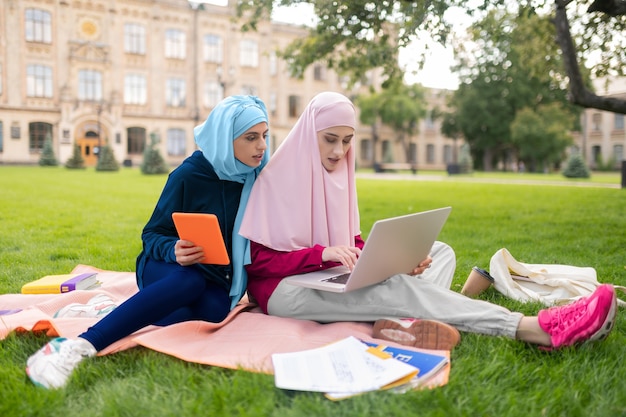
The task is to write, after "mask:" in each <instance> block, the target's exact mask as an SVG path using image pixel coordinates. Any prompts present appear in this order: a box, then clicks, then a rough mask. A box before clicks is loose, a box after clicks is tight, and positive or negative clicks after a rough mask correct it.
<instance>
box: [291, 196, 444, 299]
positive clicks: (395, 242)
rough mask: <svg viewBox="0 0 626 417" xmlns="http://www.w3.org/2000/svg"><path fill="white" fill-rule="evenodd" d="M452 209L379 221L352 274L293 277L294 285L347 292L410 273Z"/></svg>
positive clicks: (317, 273)
mask: <svg viewBox="0 0 626 417" xmlns="http://www.w3.org/2000/svg"><path fill="white" fill-rule="evenodd" d="M451 210H452V207H443V208H440V209H435V210H429V211H424V212H421V213H414V214H408V215H405V216H399V217H392V218H389V219H384V220H378V221H377V222H375V223H374V226H373V227H372V230H371V232H370V234H369V236H368V238H367V240H366V241H365V246H364V247H363V251H362V252H361V256H360V257H359V259H358V260H357V262H356V265H355V267H354V269H353V270H352V272H350V270H349V269H348V268H346V267H345V266H337V267H334V268H329V269H326V270H323V271H315V272H309V273H305V274H298V275H291V276H288V277H285V278H284V279H285V280H286V281H287V282H288V283H289V284H293V285H299V286H301V287H307V288H314V289H317V290H323V291H331V292H348V291H352V290H356V289H358V288H363V287H367V286H369V285H373V284H378V283H379V282H382V281H384V280H386V279H387V278H389V277H391V276H392V275H396V274H402V273H403V274H406V273H409V272H411V271H412V270H413V269H414V268H415V267H416V266H417V264H418V263H420V262H421V261H423V260H424V259H426V257H427V256H428V255H429V254H430V251H431V249H432V246H433V244H434V243H435V240H436V239H437V236H438V235H439V232H440V231H441V229H442V228H443V225H444V223H445V222H446V220H447V219H448V216H449V215H450V211H451Z"/></svg>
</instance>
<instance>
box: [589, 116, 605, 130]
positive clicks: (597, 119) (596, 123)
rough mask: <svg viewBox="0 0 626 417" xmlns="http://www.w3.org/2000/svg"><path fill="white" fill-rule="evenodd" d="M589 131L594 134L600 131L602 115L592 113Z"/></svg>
mask: <svg viewBox="0 0 626 417" xmlns="http://www.w3.org/2000/svg"><path fill="white" fill-rule="evenodd" d="M591 130H593V131H594V132H599V131H600V130H602V114H601V113H594V114H593V115H592V116H591Z"/></svg>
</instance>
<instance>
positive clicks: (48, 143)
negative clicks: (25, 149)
mask: <svg viewBox="0 0 626 417" xmlns="http://www.w3.org/2000/svg"><path fill="white" fill-rule="evenodd" d="M39 165H41V166H42V167H44V166H48V167H55V166H57V165H59V162H58V161H57V159H56V157H55V156H54V149H52V139H51V138H50V134H47V135H46V139H45V140H44V142H43V150H42V151H41V158H39Z"/></svg>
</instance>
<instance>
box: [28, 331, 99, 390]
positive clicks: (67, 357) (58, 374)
mask: <svg viewBox="0 0 626 417" xmlns="http://www.w3.org/2000/svg"><path fill="white" fill-rule="evenodd" d="M95 355H96V349H95V348H94V347H93V346H92V345H91V343H89V342H88V341H86V340H85V339H81V338H77V339H73V340H71V339H66V338H64V337H57V338H56V339H52V340H51V341H50V342H48V343H46V344H45V346H44V347H42V348H41V349H39V350H38V351H37V352H35V354H34V355H32V356H31V357H30V358H28V361H27V362H26V374H27V375H28V377H29V378H30V380H31V381H33V384H35V385H37V386H40V387H43V388H48V389H51V388H52V389H54V388H61V387H63V386H64V385H65V384H66V383H67V380H68V379H69V377H70V375H71V374H72V371H73V370H74V368H76V366H78V364H79V363H80V362H81V361H82V360H83V359H85V358H88V357H92V356H95Z"/></svg>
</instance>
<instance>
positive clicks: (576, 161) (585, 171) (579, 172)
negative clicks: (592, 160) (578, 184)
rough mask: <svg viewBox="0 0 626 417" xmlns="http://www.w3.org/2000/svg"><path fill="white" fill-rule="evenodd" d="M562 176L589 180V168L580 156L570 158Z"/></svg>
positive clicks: (575, 155)
mask: <svg viewBox="0 0 626 417" xmlns="http://www.w3.org/2000/svg"><path fill="white" fill-rule="evenodd" d="M563 175H564V176H566V177H567V178H589V177H590V176H591V174H590V172H589V168H588V167H587V165H586V164H585V161H584V160H583V157H582V156H581V155H580V154H574V155H572V156H570V158H569V160H568V161H567V166H566V167H565V169H564V170H563Z"/></svg>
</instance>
